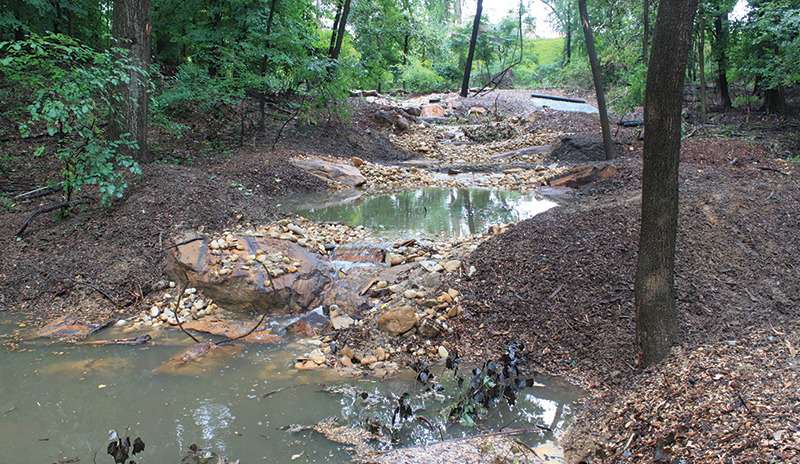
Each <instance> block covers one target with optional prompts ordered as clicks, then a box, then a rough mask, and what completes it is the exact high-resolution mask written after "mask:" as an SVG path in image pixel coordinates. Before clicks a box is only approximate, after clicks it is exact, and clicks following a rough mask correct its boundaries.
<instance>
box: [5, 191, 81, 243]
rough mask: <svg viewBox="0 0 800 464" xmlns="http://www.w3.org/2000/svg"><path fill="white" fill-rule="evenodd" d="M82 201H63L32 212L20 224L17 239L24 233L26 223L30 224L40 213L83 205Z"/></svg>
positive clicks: (78, 199)
mask: <svg viewBox="0 0 800 464" xmlns="http://www.w3.org/2000/svg"><path fill="white" fill-rule="evenodd" d="M83 201H84V200H83V198H77V199H75V200H71V201H65V202H63V203H59V204H57V205H54V206H47V207H41V208H39V209H37V210H36V211H34V212H33V214H31V215H30V216H29V217H28V219H26V220H25V222H24V223H23V224H22V228H20V229H19V232H17V236H18V237H20V236H22V234H23V233H24V232H25V229H26V228H27V227H28V223H30V222H31V219H33V218H35V217H36V216H38V215H39V214H41V213H47V212H49V211H53V210H56V209H63V208H66V207H67V206H73V205H77V204H79V203H83Z"/></svg>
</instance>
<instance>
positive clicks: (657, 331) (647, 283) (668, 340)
mask: <svg viewBox="0 0 800 464" xmlns="http://www.w3.org/2000/svg"><path fill="white" fill-rule="evenodd" d="M696 9H697V0H661V1H660V3H659V6H658V19H657V20H656V26H655V34H654V36H653V47H652V51H651V55H650V68H649V69H648V72H647V87H646V90H645V93H646V100H647V103H646V106H645V110H644V122H645V127H646V129H647V137H646V138H645V142H644V155H643V163H644V166H643V172H642V224H641V234H640V237H639V254H638V260H637V263H636V281H635V289H634V303H635V306H636V341H637V345H638V353H639V364H641V365H649V364H653V363H655V362H658V361H660V360H661V359H663V358H664V357H665V356H666V355H667V354H668V353H669V349H670V347H671V346H672V344H673V343H674V342H675V340H676V339H677V335H678V315H677V311H676V309H675V276H674V268H675V241H676V237H677V231H678V161H679V159H680V149H681V106H682V104H683V81H684V75H685V72H686V60H687V55H688V52H689V46H690V43H691V41H690V38H691V32H692V25H693V20H694V15H695V11H696Z"/></svg>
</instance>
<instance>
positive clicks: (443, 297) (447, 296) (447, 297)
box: [436, 293, 453, 303]
mask: <svg viewBox="0 0 800 464" xmlns="http://www.w3.org/2000/svg"><path fill="white" fill-rule="evenodd" d="M439 299H441V301H439ZM436 301H439V303H452V302H453V297H452V296H450V294H449V293H442V294H441V295H440V296H439V298H437V299H436Z"/></svg>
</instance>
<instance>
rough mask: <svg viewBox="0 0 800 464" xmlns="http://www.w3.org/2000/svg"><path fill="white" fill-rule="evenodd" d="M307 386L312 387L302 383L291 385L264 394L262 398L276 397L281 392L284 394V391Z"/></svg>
mask: <svg viewBox="0 0 800 464" xmlns="http://www.w3.org/2000/svg"><path fill="white" fill-rule="evenodd" d="M306 385H311V384H310V383H300V384H297V385H289V386H288V387H282V388H279V389H277V390H272V391H271V392H269V393H264V394H263V395H261V397H262V398H266V397H268V396H271V395H274V394H275V393H279V392H282V391H284V390H291V389H294V388H297V387H304V386H306ZM317 385H320V384H317Z"/></svg>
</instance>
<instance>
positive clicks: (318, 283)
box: [166, 237, 333, 314]
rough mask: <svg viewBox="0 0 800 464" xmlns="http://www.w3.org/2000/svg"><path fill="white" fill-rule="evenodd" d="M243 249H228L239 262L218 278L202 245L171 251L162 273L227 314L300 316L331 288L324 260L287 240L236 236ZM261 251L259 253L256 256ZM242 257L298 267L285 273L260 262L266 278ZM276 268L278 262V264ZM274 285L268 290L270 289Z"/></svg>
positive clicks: (329, 268) (217, 269)
mask: <svg viewBox="0 0 800 464" xmlns="http://www.w3.org/2000/svg"><path fill="white" fill-rule="evenodd" d="M239 242H240V243H242V244H243V245H244V248H245V249H244V250H230V253H231V254H237V255H239V256H240V259H239V260H237V261H236V262H235V263H232V266H231V267H228V268H226V269H229V270H230V272H228V273H222V272H221V270H222V269H223V268H221V267H220V264H219V260H218V259H217V258H218V257H217V256H216V255H214V254H212V253H211V251H210V250H209V247H208V241H207V240H206V241H194V242H191V243H187V244H184V245H181V246H179V247H176V248H174V249H172V250H171V253H170V254H169V255H168V257H167V260H168V263H167V269H166V273H167V275H168V276H170V278H171V279H173V280H176V281H179V282H181V283H182V284H183V285H191V286H192V287H195V288H198V289H200V290H202V292H203V294H204V295H205V296H206V297H209V298H211V299H212V300H214V301H215V302H216V303H217V304H218V305H220V306H222V307H224V308H226V309H229V310H232V311H243V312H252V311H255V312H261V313H276V314H286V313H300V312H304V311H308V310H310V309H312V308H315V307H317V306H319V305H321V304H322V298H323V296H324V294H325V292H326V291H327V289H329V288H330V286H331V284H332V281H333V279H332V277H331V276H332V273H333V266H332V265H331V264H330V262H328V261H327V260H322V259H321V258H320V257H319V256H318V255H316V254H314V253H311V252H309V251H308V250H306V249H305V248H303V247H302V246H300V245H297V244H295V243H294V242H291V241H288V240H276V239H272V238H265V237H242V238H240V239H239ZM258 251H261V253H258ZM248 255H255V256H258V257H259V258H261V257H265V256H273V257H275V258H277V257H278V256H279V255H280V256H281V257H284V258H287V260H289V262H290V263H300V266H297V267H298V268H299V269H298V272H294V273H288V274H286V273H285V271H284V270H283V268H275V266H276V265H277V266H281V265H283V264H277V263H273V261H272V260H268V259H267V258H262V259H263V260H264V262H265V265H266V266H267V267H268V268H270V270H271V271H272V272H271V274H272V275H273V276H274V277H273V278H272V279H270V278H269V277H268V276H267V275H266V274H265V270H264V266H261V265H258V266H252V267H250V266H246V265H245V263H246V260H245V259H244V258H245V257H247V256H248ZM278 261H279V262H281V263H282V260H281V259H278ZM273 283H274V286H275V287H274V288H273V286H272V284H273Z"/></svg>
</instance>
